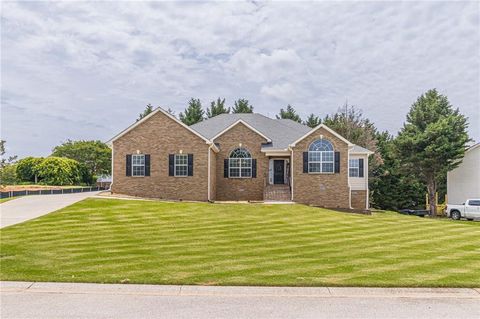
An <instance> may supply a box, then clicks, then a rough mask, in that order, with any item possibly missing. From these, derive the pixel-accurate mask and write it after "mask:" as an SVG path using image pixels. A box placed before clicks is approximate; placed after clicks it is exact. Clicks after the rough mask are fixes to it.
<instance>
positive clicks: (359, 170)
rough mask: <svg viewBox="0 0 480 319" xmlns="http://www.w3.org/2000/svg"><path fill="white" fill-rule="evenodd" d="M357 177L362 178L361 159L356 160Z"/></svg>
mask: <svg viewBox="0 0 480 319" xmlns="http://www.w3.org/2000/svg"><path fill="white" fill-rule="evenodd" d="M358 177H363V158H360V159H359V160H358Z"/></svg>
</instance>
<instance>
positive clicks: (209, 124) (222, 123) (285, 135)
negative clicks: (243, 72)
mask: <svg viewBox="0 0 480 319" xmlns="http://www.w3.org/2000/svg"><path fill="white" fill-rule="evenodd" d="M238 120H242V121H244V122H245V123H247V124H249V125H250V126H252V127H254V128H255V129H256V130H257V131H259V132H261V133H262V134H263V135H265V136H267V137H268V138H270V139H271V140H272V145H271V146H269V147H271V148H274V149H286V148H287V147H288V145H289V144H290V143H292V142H294V141H295V140H297V139H299V138H300V137H302V136H303V135H305V134H306V133H307V132H308V131H310V130H311V128H310V127H308V126H306V125H303V124H300V123H297V122H294V121H292V120H277V119H271V118H269V117H266V116H264V115H261V114H257V113H237V114H221V115H217V116H215V117H212V118H210V119H207V120H204V121H202V122H199V123H197V124H194V125H192V126H190V127H191V128H192V129H194V130H195V131H197V132H198V133H200V134H201V135H203V136H205V137H206V138H208V139H212V138H213V137H215V136H216V135H217V134H218V133H220V132H222V131H223V130H225V129H226V128H227V127H229V126H230V125H232V124H233V123H235V122H237V121H238Z"/></svg>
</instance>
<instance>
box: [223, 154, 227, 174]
mask: <svg viewBox="0 0 480 319" xmlns="http://www.w3.org/2000/svg"><path fill="white" fill-rule="evenodd" d="M223 177H225V178H228V158H226V159H224V160H223Z"/></svg>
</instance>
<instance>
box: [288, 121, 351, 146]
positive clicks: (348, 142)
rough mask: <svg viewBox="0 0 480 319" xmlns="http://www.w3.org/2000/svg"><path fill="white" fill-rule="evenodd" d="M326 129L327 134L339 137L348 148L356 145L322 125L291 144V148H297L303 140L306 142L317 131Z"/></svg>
mask: <svg viewBox="0 0 480 319" xmlns="http://www.w3.org/2000/svg"><path fill="white" fill-rule="evenodd" d="M321 128H323V129H325V130H326V131H327V132H329V133H331V134H333V135H334V136H335V137H337V138H338V139H340V140H341V141H343V142H345V143H347V145H348V146H353V145H354V144H352V143H351V142H350V141H349V140H347V139H346V138H345V137H343V136H341V135H340V134H338V133H337V132H335V131H334V130H332V129H331V128H329V127H328V126H326V125H325V124H320V125H318V126H316V127H314V128H313V129H311V130H310V131H309V132H307V133H306V134H305V135H303V136H301V137H300V138H299V139H297V140H296V141H294V142H293V143H291V144H290V147H295V145H297V143H299V142H301V141H302V140H304V139H305V138H307V137H308V136H310V135H312V134H313V133H315V132H316V131H318V130H319V129H321Z"/></svg>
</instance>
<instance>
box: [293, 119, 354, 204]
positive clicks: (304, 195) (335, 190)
mask: <svg viewBox="0 0 480 319" xmlns="http://www.w3.org/2000/svg"><path fill="white" fill-rule="evenodd" d="M320 135H323V138H324V139H328V140H329V141H330V142H331V143H332V144H333V147H334V150H335V151H336V152H340V173H337V174H335V173H331V174H330V173H328V174H308V173H303V152H307V151H308V147H309V146H310V144H311V143H312V142H313V141H315V140H317V139H320V138H321V137H320ZM292 176H293V200H294V201H295V202H299V203H305V204H312V205H318V206H323V207H332V208H350V188H349V186H348V144H347V143H345V142H344V141H342V140H341V139H339V138H338V137H336V136H335V135H333V134H332V133H330V132H329V131H327V130H326V129H324V128H320V129H318V130H317V131H315V132H314V133H312V134H311V135H309V136H308V137H306V138H305V139H303V140H302V141H300V142H299V143H297V145H295V147H294V148H293V165H292Z"/></svg>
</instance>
